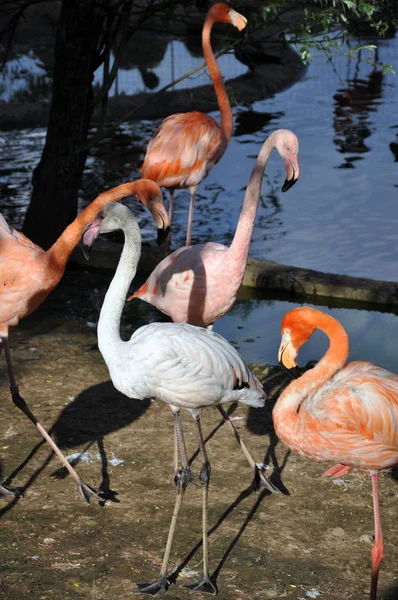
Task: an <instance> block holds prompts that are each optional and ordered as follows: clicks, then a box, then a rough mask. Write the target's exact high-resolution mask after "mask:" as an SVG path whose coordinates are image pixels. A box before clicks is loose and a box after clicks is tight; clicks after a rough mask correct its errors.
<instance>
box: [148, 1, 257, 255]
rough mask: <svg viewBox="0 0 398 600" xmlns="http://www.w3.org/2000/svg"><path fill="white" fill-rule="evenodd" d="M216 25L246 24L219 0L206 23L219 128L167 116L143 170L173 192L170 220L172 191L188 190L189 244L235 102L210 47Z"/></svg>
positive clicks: (190, 117) (195, 118)
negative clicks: (198, 199)
mask: <svg viewBox="0 0 398 600" xmlns="http://www.w3.org/2000/svg"><path fill="white" fill-rule="evenodd" d="M214 23H230V24H231V25H233V26H234V27H236V28H237V29H239V31H241V30H242V29H244V28H245V27H246V24H247V20H246V18H245V17H244V16H242V15H240V14H239V13H237V12H236V11H235V10H233V9H232V8H230V7H229V6H227V5H226V4H224V3H223V2H217V3H216V4H214V5H213V6H212V7H211V8H210V10H209V11H208V13H207V16H206V19H205V22H204V25H203V30H202V47H203V55H204V58H205V61H206V64H207V67H208V70H209V75H210V77H211V80H212V82H213V85H214V90H215V92H216V96H217V101H218V105H219V108H220V115H221V124H220V125H218V123H217V122H216V121H215V120H214V119H213V118H212V117H209V116H208V115H206V114H204V113H201V112H197V111H192V112H189V113H177V114H174V115H171V116H170V117H167V119H165V120H164V121H163V122H162V123H161V125H160V127H159V128H158V130H157V132H156V133H155V136H154V137H153V139H152V140H151V141H150V142H149V144H148V148H147V152H146V155H145V159H144V163H143V165H142V167H141V173H142V176H143V177H145V178H147V179H153V180H154V181H156V182H157V183H158V184H159V185H160V186H165V187H167V188H169V189H170V206H169V217H170V220H171V219H172V214H173V194H174V190H175V189H176V188H189V191H190V205H189V216H188V228H187V236H186V245H187V246H189V244H190V242H191V231H192V219H193V206H194V199H195V193H196V190H197V187H198V185H199V184H200V183H201V181H203V179H204V178H205V177H206V176H207V174H208V173H209V171H210V170H211V168H212V167H213V165H215V163H216V162H218V161H219V160H220V158H221V157H222V155H223V154H224V152H225V150H226V148H227V146H228V144H229V141H230V139H231V136H232V129H233V118H232V109H231V104H230V102H229V99H228V95H227V93H226V90H225V86H224V83H223V80H222V76H221V72H220V69H219V67H218V65H217V61H216V59H215V58H214V54H213V52H212V49H211V44H210V33H211V30H212V27H213V25H214Z"/></svg>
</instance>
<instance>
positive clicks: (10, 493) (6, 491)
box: [0, 483, 23, 498]
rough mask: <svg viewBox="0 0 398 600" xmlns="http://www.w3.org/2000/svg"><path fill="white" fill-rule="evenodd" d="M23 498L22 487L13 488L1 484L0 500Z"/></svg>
mask: <svg viewBox="0 0 398 600" xmlns="http://www.w3.org/2000/svg"><path fill="white" fill-rule="evenodd" d="M20 496H23V489H22V488H21V487H11V486H6V485H2V484H1V483H0V498H19V497H20Z"/></svg>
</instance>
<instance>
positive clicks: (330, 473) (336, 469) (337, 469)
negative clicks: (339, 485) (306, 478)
mask: <svg viewBox="0 0 398 600" xmlns="http://www.w3.org/2000/svg"><path fill="white" fill-rule="evenodd" d="M351 469H352V467H348V466H347V465H341V464H337V465H333V467H330V469H328V470H327V471H325V472H324V473H323V474H322V477H341V476H342V475H347V473H349V472H350V471H351Z"/></svg>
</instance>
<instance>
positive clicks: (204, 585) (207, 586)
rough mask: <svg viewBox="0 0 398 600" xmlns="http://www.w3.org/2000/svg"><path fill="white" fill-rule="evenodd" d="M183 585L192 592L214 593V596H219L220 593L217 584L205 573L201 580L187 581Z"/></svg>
mask: <svg viewBox="0 0 398 600" xmlns="http://www.w3.org/2000/svg"><path fill="white" fill-rule="evenodd" d="M182 587H184V588H186V589H187V590H189V591H190V592H202V594H213V596H217V594H218V589H217V587H216V585H215V584H214V583H213V582H212V581H211V579H210V577H209V576H208V575H207V576H206V575H205V576H204V577H203V579H201V580H200V581H194V582H193V583H187V584H185V585H183V586H182Z"/></svg>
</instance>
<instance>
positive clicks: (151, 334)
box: [83, 204, 265, 595]
mask: <svg viewBox="0 0 398 600" xmlns="http://www.w3.org/2000/svg"><path fill="white" fill-rule="evenodd" d="M116 229H122V230H123V231H124V235H125V243H124V248H123V252H122V255H121V258H120V261H119V265H118V267H117V270H116V273H115V276H114V278H113V280H112V282H111V284H110V286H109V289H108V291H107V293H106V296H105V300H104V303H103V306H102V309H101V314H100V318H99V322H98V346H99V349H100V351H101V353H102V355H103V357H104V360H105V362H106V364H107V366H108V369H109V373H110V376H111V379H112V381H113V384H114V386H115V387H116V388H117V389H118V390H119V391H120V392H122V393H123V394H126V396H128V397H130V398H140V399H142V400H143V399H145V398H150V397H155V398H158V399H159V400H163V401H164V402H167V403H168V404H169V406H170V408H171V410H172V412H173V416H174V425H175V453H174V457H175V459H174V476H173V483H174V485H175V486H176V488H177V499H176V506H175V509H174V513H173V517H172V521H171V525H170V531H169V536H168V540H167V544H166V550H165V554H164V558H163V563H162V567H161V571H160V576H159V579H158V580H157V581H155V582H154V583H145V584H139V589H140V592H145V593H149V594H152V595H156V594H158V593H159V592H162V591H165V590H166V589H167V588H168V587H169V583H170V582H169V581H168V579H167V564H168V558H169V554H170V549H171V544H172V539H173V534H174V530H175V527H176V522H177V516H178V512H179V509H180V506H181V502H182V498H183V495H184V492H185V489H186V487H187V485H188V484H189V483H190V482H191V481H192V476H191V471H190V467H189V464H188V458H187V452H186V449H185V444H184V437H183V430H182V425H181V417H180V409H181V408H185V409H186V410H188V411H189V412H190V413H191V415H192V417H193V418H194V420H195V424H196V428H197V433H198V438H199V446H200V450H201V454H202V459H203V464H202V468H201V471H200V475H199V479H200V481H201V483H202V489H203V579H202V580H201V581H199V582H196V583H193V584H191V585H189V586H188V587H189V589H191V590H194V591H198V592H208V593H216V592H217V589H216V587H215V585H214V584H213V583H212V581H211V580H210V575H209V571H208V563H207V495H208V486H209V481H210V463H209V460H208V457H207V453H206V448H205V444H204V441H203V435H202V428H201V423H200V409H201V408H203V407H205V406H215V405H218V404H224V403H226V402H234V401H237V402H241V403H242V404H248V405H249V406H255V407H261V406H263V405H264V397H265V395H264V392H263V389H262V387H261V384H260V382H259V381H258V380H257V378H256V377H255V376H254V375H253V374H252V373H251V372H250V371H249V369H248V368H247V367H246V365H245V364H244V362H243V360H242V358H241V357H240V355H239V354H238V352H237V351H236V350H235V349H234V348H233V347H232V346H231V345H230V344H229V343H228V342H227V341H226V340H225V339H224V338H222V337H221V336H220V335H218V334H216V333H214V332H212V331H209V330H206V329H202V328H199V327H194V326H192V325H186V324H180V323H151V324H150V325H145V326H144V327H140V328H139V329H137V331H136V332H135V333H134V334H133V336H132V337H131V339H130V340H129V341H127V342H124V341H122V340H121V338H120V333H119V330H120V319H121V314H122V310H123V305H124V300H125V297H126V293H127V290H128V288H129V285H130V283H131V280H132V279H133V277H134V275H135V273H136V269H137V264H138V260H139V257H140V247H141V236H140V230H139V227H138V225H137V222H136V220H135V218H134V216H133V215H132V213H131V211H129V209H128V208H127V207H125V206H122V205H116V204H110V205H108V206H105V207H104V208H103V209H102V210H101V211H100V212H99V214H98V216H97V218H96V219H95V220H94V221H93V222H92V223H91V224H89V225H88V226H87V227H86V229H85V231H84V233H83V245H84V246H91V245H92V244H93V242H94V240H95V238H96V237H97V236H98V234H99V233H106V232H110V231H114V230H116ZM178 451H179V453H180V457H181V466H182V469H181V470H178Z"/></svg>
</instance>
